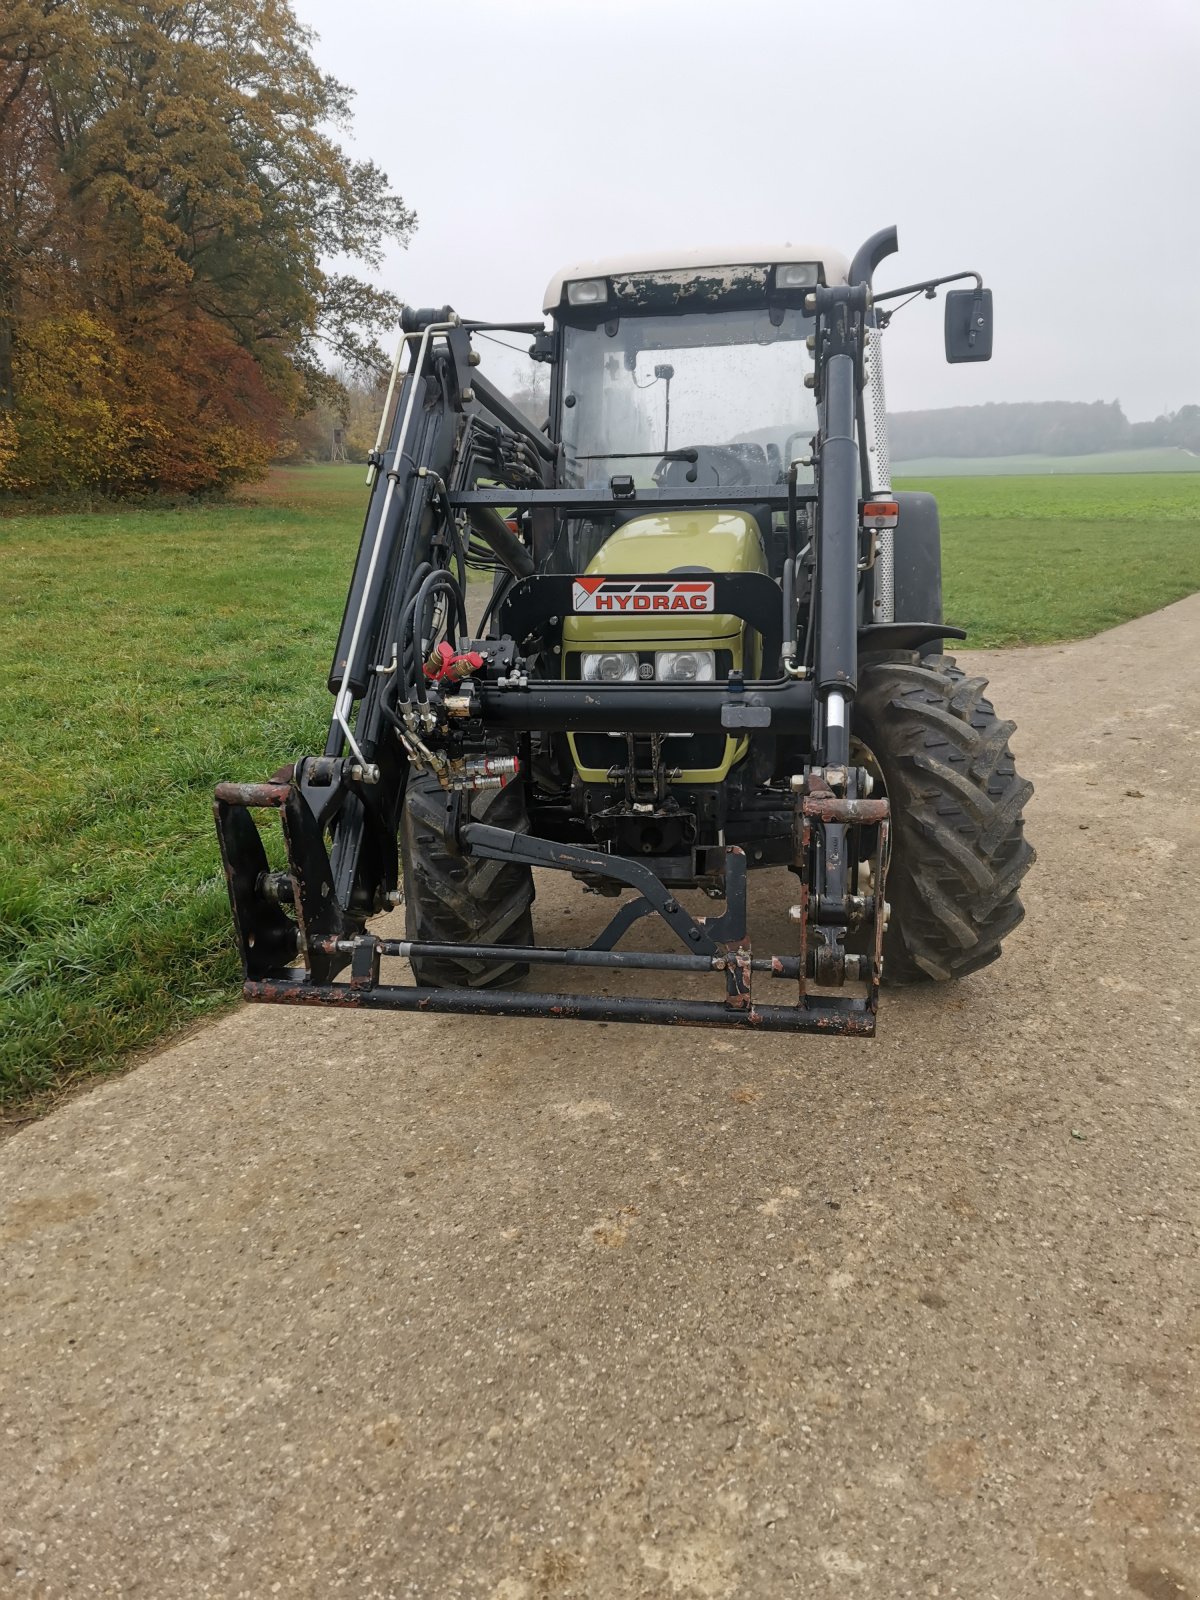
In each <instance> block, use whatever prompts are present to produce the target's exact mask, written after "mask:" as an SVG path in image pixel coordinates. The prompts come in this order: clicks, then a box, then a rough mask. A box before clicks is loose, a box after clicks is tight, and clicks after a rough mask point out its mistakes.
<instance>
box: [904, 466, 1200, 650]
mask: <svg viewBox="0 0 1200 1600" xmlns="http://www.w3.org/2000/svg"><path fill="white" fill-rule="evenodd" d="M897 485H898V487H900V488H908V489H928V490H930V491H931V492H932V493H933V494H935V495H936V496H937V499H938V506H939V509H940V511H941V519H942V572H943V592H944V601H945V616H946V620H947V621H948V622H955V623H958V624H959V626H960V627H964V628H966V629H967V630H968V633H969V634H970V644H972V645H977V646H979V645H1009V644H1048V643H1050V642H1052V641H1053V640H1058V639H1080V638H1085V637H1086V636H1087V635H1089V634H1093V633H1099V632H1101V631H1102V630H1103V629H1105V628H1113V627H1116V625H1117V624H1118V623H1120V622H1128V621H1129V620H1130V619H1131V618H1132V617H1140V616H1142V615H1144V614H1145V613H1146V612H1147V611H1157V610H1158V609H1159V607H1160V606H1165V605H1169V604H1170V603H1171V601H1173V600H1179V599H1181V598H1182V597H1183V596H1184V595H1185V594H1191V593H1193V592H1194V591H1195V590H1197V589H1200V476H1198V477H1192V476H1187V475H1176V474H1163V475H1158V476H1155V475H1149V474H1129V475H1128V476H1113V477H1106V478H1101V477H1087V476H1080V477H1062V478H1003V477H1002V478H941V479H913V478H905V479H898V480H897Z"/></svg>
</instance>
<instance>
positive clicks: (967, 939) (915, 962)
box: [854, 652, 1034, 983]
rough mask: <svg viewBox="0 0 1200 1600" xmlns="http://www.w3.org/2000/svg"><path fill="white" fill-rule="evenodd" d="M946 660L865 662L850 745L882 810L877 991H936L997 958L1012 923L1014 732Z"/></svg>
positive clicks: (1021, 860) (1018, 907) (1017, 865)
mask: <svg viewBox="0 0 1200 1600" xmlns="http://www.w3.org/2000/svg"><path fill="white" fill-rule="evenodd" d="M986 688H987V679H986V678H968V677H967V676H966V675H965V673H963V672H960V671H959V669H958V668H957V667H956V666H955V664H954V661H953V659H952V658H951V657H949V656H933V657H925V658H921V657H920V656H918V654H917V653H915V652H914V653H912V654H908V653H905V654H903V655H895V656H888V657H886V658H876V659H874V660H871V659H870V658H868V659H867V660H866V661H865V662H864V664H863V666H862V669H861V671H860V675H859V688H858V694H857V696H856V698H855V701H854V733H855V737H856V738H857V739H858V740H859V741H860V742H861V743H862V744H863V745H865V746H866V748H867V751H868V752H869V758H870V759H869V760H868V765H871V762H872V761H873V763H874V765H875V767H876V768H877V769H878V773H879V775H881V776H882V779H883V784H884V788H885V791H886V793H887V797H888V799H889V800H890V801H891V806H892V833H891V839H892V851H891V864H890V867H889V870H888V875H887V889H886V893H887V899H888V902H889V904H890V906H891V918H890V921H889V924H888V930H887V932H886V934H885V935H884V961H883V975H884V981H885V982H888V983H918V982H925V981H929V980H931V979H932V980H935V981H944V980H946V979H949V978H961V977H965V976H966V974H967V973H969V972H976V971H977V970H978V969H979V968H980V967H985V966H987V965H988V963H989V962H992V961H995V959H996V957H997V956H998V955H999V954H1000V945H1001V941H1002V940H1003V939H1004V938H1005V936H1006V935H1007V934H1009V933H1011V932H1012V930H1013V929H1014V928H1015V927H1016V926H1017V924H1018V923H1019V922H1020V920H1021V918H1022V917H1023V916H1024V914H1025V911H1024V907H1023V906H1022V904H1021V901H1020V899H1019V897H1018V894H1017V890H1018V888H1019V887H1020V883H1021V880H1022V878H1024V876H1025V874H1026V873H1027V872H1028V871H1029V868H1030V867H1031V866H1032V865H1033V862H1034V852H1033V849H1032V847H1031V846H1030V845H1029V844H1027V843H1026V841H1025V835H1024V819H1023V815H1022V813H1023V811H1024V807H1025V804H1026V802H1027V801H1028V799H1029V797H1030V796H1031V795H1032V793H1033V785H1032V784H1031V783H1027V782H1026V780H1025V779H1024V778H1022V777H1021V776H1020V775H1019V773H1018V772H1017V770H1016V767H1015V765H1014V764H1013V757H1012V752H1011V751H1010V750H1009V748H1008V741H1009V738H1010V736H1011V734H1012V732H1013V730H1014V728H1015V726H1016V725H1015V723H1012V722H1003V721H1001V720H1000V718H999V717H997V715H996V713H995V710H994V709H993V707H992V704H991V702H990V701H989V700H987V699H986V698H985V696H984V690H985V689H986Z"/></svg>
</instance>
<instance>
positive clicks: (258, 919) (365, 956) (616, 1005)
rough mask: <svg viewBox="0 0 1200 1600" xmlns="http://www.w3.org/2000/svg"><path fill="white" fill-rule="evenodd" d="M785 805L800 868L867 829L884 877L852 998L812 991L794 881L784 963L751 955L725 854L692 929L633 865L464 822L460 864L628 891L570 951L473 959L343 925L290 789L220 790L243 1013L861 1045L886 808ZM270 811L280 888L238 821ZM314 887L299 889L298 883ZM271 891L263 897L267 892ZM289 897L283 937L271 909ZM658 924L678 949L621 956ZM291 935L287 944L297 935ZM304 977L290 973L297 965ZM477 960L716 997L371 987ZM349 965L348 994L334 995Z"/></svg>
mask: <svg viewBox="0 0 1200 1600" xmlns="http://www.w3.org/2000/svg"><path fill="white" fill-rule="evenodd" d="M806 788H807V792H805V793H804V794H802V796H801V797H800V798H799V800H798V804H797V817H798V823H799V828H798V837H797V847H798V852H799V854H800V857H801V859H802V860H808V859H809V856H810V853H811V844H812V837H813V832H814V829H817V828H821V827H826V826H828V825H829V824H830V823H831V822H836V823H837V824H838V825H839V826H842V827H861V826H868V827H876V828H878V829H879V839H880V860H881V862H882V863H883V870H882V871H881V873H880V878H879V881H878V883H877V886H876V893H875V895H873V896H869V897H864V904H863V906H862V907H861V908H859V914H860V915H861V916H862V917H864V918H865V917H868V916H869V918H870V924H871V949H870V954H869V955H867V956H864V957H860V958H855V957H851V958H849V959H850V960H851V961H854V962H855V963H856V965H855V968H854V976H856V977H859V978H861V979H862V981H863V982H864V983H865V990H866V992H865V994H864V995H863V996H862V997H848V996H842V995H828V994H821V993H819V992H814V990H815V988H816V985H815V984H814V981H813V980H814V978H815V979H818V980H819V979H820V977H821V975H822V953H821V949H822V947H821V946H820V945H816V946H814V944H813V940H812V929H811V927H810V918H811V915H812V911H813V909H814V903H813V900H812V896H811V894H810V886H809V884H808V882H807V881H806V880H805V878H804V877H803V876H802V877H801V882H800V900H799V903H798V905H797V906H796V907H794V908H793V918H794V921H795V924H796V929H797V941H798V947H799V948H798V953H796V954H794V955H788V956H779V955H770V956H767V957H765V958H763V957H756V956H754V955H753V953H752V950H751V945H750V940H749V937H748V931H747V915H746V858H745V853H744V851H742V850H741V849H740V848H739V847H737V846H730V847H729V848H728V849H727V850H726V851H725V856H726V862H725V877H726V909H725V911H724V912H723V913H722V914H721V915H720V916H719V917H700V918H697V917H693V916H692V915H691V914H690V913H689V912H687V911H686V910H685V909H684V908H683V906H681V905H680V903H679V901H678V900H677V899H676V898H675V896H674V895H673V894H672V893H671V891H670V889H669V887H668V886H667V885H666V884H664V883H662V882H661V881H660V880H659V878H658V877H656V875H655V874H654V873H653V872H652V871H651V870H650V869H649V868H648V867H646V866H644V865H643V864H642V863H641V862H639V861H634V860H628V859H625V858H623V857H620V856H612V855H610V854H608V853H607V852H600V851H591V850H586V849H582V848H580V847H579V846H575V845H567V844H558V843H555V842H553V841H551V840H547V839H538V838H532V837H530V836H529V835H528V834H519V833H513V832H509V831H506V830H504V829H499V828H489V827H486V826H483V825H481V824H478V823H468V824H466V826H465V827H464V828H463V829H462V844H463V847H464V849H465V850H467V851H469V852H470V853H472V854H475V855H479V856H483V857H486V858H489V859H493V860H500V861H513V860H515V861H521V862H524V863H526V864H528V865H530V866H535V867H541V868H551V869H558V870H562V871H567V872H573V873H586V872H592V873H602V874H604V875H606V876H608V877H615V878H617V879H619V880H620V881H621V882H622V883H624V884H625V885H626V886H627V887H628V888H630V889H633V890H634V891H635V894H636V898H635V899H633V900H630V901H627V902H625V903H624V904H623V905H622V906H621V907H620V908H619V910H618V911H617V912H616V913H615V915H614V916H613V917H612V919H611V920H610V921H609V923H608V925H607V926H606V927H605V928H604V929H603V930H602V931H601V932H600V933H599V934H598V935H597V936H596V938H595V939H594V940H593V941H592V942H591V944H590V945H588V946H586V947H584V948H574V949H571V948H565V949H564V948H547V947H544V946H532V947H530V946H524V945H521V946H512V947H506V946H502V945H478V946H465V947H464V946H461V945H453V946H442V945H438V944H432V943H425V942H419V941H414V940H407V939H387V938H380V937H378V936H377V935H375V934H373V933H370V932H368V931H366V930H365V929H363V928H356V927H354V926H352V925H351V924H349V923H348V922H347V919H346V918H345V917H344V915H343V914H342V912H341V910H340V908H339V907H338V905H337V902H336V899H335V898H334V897H333V895H332V894H331V892H330V877H329V874H328V870H327V867H326V864H325V862H324V859H323V852H321V851H319V850H317V849H316V842H317V840H319V830H318V829H317V828H316V823H315V819H313V818H312V817H311V814H310V815H309V816H308V817H306V816H305V814H304V813H305V809H306V808H305V802H304V800H303V798H302V796H301V794H300V791H299V789H298V787H297V786H296V785H295V784H294V783H288V784H280V783H271V784H222V785H220V786H219V787H218V789H217V796H216V801H215V804H214V812H215V817H216V825H217V834H218V837H219V839H220V843H221V854H222V859H223V862H224V865H225V876H226V882H227V883H228V885H229V893H230V900H231V902H232V905H233V909H234V920H235V923H236V925H237V928H238V932H239V936H240V941H241V948H242V962H243V971H244V984H243V994H244V996H245V998H246V999H247V1000H259V1001H269V1002H275V1003H277V1004H282V1005H331V1006H343V1007H349V1008H352V1009H353V1008H357V1009H366V1010H390V1011H425V1012H432V1013H442V1012H461V1013H465V1014H468V1015H478V1016H510V1017H542V1016H548V1017H556V1018H568V1019H570V1018H574V1019H576V1020H580V1021H589V1022H647V1023H659V1024H675V1025H684V1026H700V1027H704V1026H707V1027H719V1028H739V1027H743V1028H756V1029H760V1030H762V1031H764V1032H769V1033H770V1032H776V1033H825V1034H829V1033H835V1034H857V1035H862V1036H870V1035H871V1034H873V1033H874V1031H875V1013H876V1010H877V1007H878V997H879V982H880V976H881V972H882V955H883V930H884V925H885V909H884V905H885V902H884V899H883V888H884V879H885V874H886V861H887V854H888V830H889V822H888V805H887V801H886V800H846V799H841V798H839V797H838V796H836V795H834V794H833V793H832V791H831V790H830V789H829V788H828V786H827V785H825V784H822V783H820V782H817V783H814V784H811V785H807V786H806ZM262 808H267V809H274V810H277V811H279V813H280V816H281V819H282V824H283V831H284V838H285V841H286V844H287V849H288V857H289V867H290V870H289V872H288V873H286V874H274V875H272V874H271V873H270V872H269V869H268V867H267V858H266V852H265V850H264V848H263V845H262V840H261V838H260V836H259V833H258V830H257V828H256V827H255V826H254V825H253V823H252V822H250V821H249V818H248V812H249V811H250V810H251V809H262ZM310 873H311V874H313V875H314V876H313V877H310V876H309V874H310ZM272 877H274V878H275V879H276V880H277V881H276V882H275V883H274V884H272V883H271V882H269V881H268V880H270V879H271V878H272ZM281 897H283V898H287V897H290V900H291V908H292V910H293V912H294V915H295V922H294V923H293V922H292V921H291V919H290V918H289V917H287V916H286V915H285V914H284V912H283V910H282V908H281V905H280V898H281ZM650 915H657V916H658V917H659V918H660V919H661V920H662V922H663V923H664V924H665V925H666V926H667V927H668V928H669V929H670V930H671V932H672V933H673V934H674V935H675V937H676V938H677V940H678V941H679V943H680V944H681V945H682V947H683V948H682V950H681V951H667V952H664V951H626V950H618V949H617V948H616V946H617V944H618V942H619V941H620V940H621V939H622V938H623V937H624V936H625V934H626V933H627V932H628V931H629V930H630V928H632V927H633V925H634V924H635V923H636V922H638V921H640V920H641V919H642V918H643V917H646V916H650ZM297 930H298V931H299V936H298V937H297ZM301 950H302V951H303V953H304V955H305V957H306V964H305V965H304V966H289V965H287V964H286V963H287V962H289V961H290V960H292V959H294V958H295V957H296V956H297V955H298V954H299V952H300V951H301ZM450 953H453V954H455V955H457V956H460V957H461V956H463V955H468V956H470V955H481V956H484V957H487V958H507V959H510V960H513V961H520V962H526V963H529V964H531V965H535V966H550V967H564V966H573V967H583V968H590V969H604V970H613V971H634V970H636V971H656V972H671V973H679V972H683V973H688V974H707V975H712V976H714V977H720V978H722V979H723V981H724V991H725V992H724V998H723V999H715V1000H695V999H679V998H666V997H663V998H657V997H656V998H641V997H638V998H634V997H623V996H619V995H617V996H611V995H562V994H555V993H544V994H543V993H529V992H524V991H521V992H511V991H504V990H494V989H493V990H488V989H484V990H478V989H470V988H438V989H431V988H422V987H420V986H418V985H396V984H385V983H382V982H381V981H380V963H381V960H382V958H383V957H400V958H403V959H408V958H410V957H412V956H428V957H436V956H438V955H444V954H450ZM347 967H349V969H350V971H349V977H348V979H347V981H344V982H337V981H335V979H336V977H337V975H338V974H340V973H341V972H343V971H344V970H345V969H346V968H347ZM756 975H759V976H765V977H767V978H768V979H769V980H771V984H770V986H771V988H772V989H774V987H775V985H776V983H784V984H787V985H789V986H790V987H791V988H792V989H793V992H794V994H795V999H794V1000H793V1002H792V1003H791V1004H785V1003H768V1004H766V1005H762V1004H759V1003H757V1002H756V1001H755V999H754V996H753V983H754V978H755V976H756Z"/></svg>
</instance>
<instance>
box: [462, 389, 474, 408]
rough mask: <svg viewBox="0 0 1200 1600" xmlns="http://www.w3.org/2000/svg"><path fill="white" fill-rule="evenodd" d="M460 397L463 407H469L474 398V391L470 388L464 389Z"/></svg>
mask: <svg viewBox="0 0 1200 1600" xmlns="http://www.w3.org/2000/svg"><path fill="white" fill-rule="evenodd" d="M462 397H463V404H464V405H470V403H471V401H472V400H474V398H475V391H474V389H472V388H470V387H468V388H466V389H464V390H463V392H462Z"/></svg>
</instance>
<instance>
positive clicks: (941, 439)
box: [889, 400, 1200, 461]
mask: <svg viewBox="0 0 1200 1600" xmlns="http://www.w3.org/2000/svg"><path fill="white" fill-rule="evenodd" d="M889 434H890V440H891V451H892V456H893V458H894V459H895V460H897V461H915V460H918V459H920V458H922V457H925V456H1019V455H1047V456H1081V455H1091V454H1092V453H1093V452H1096V451H1104V450H1136V449H1139V448H1141V447H1148V446H1150V445H1178V446H1181V447H1182V448H1183V449H1185V450H1195V451H1200V406H1183V407H1181V409H1180V410H1178V411H1172V412H1170V413H1168V414H1167V415H1166V416H1162V417H1156V418H1155V419H1154V421H1153V422H1130V421H1129V419H1128V418H1127V417H1126V415H1125V413H1124V412H1123V411H1122V410H1121V405H1120V402H1119V401H1117V400H1113V401H1112V402H1111V403H1110V402H1109V401H1106V400H1095V401H1092V402H1091V403H1090V404H1089V403H1087V402H1085V401H1080V400H1043V401H1022V402H1019V403H1017V404H995V405H986V406H951V407H949V408H948V409H946V410H945V411H899V412H896V413H895V414H894V415H893V416H892V417H891V418H890V421H889Z"/></svg>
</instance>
